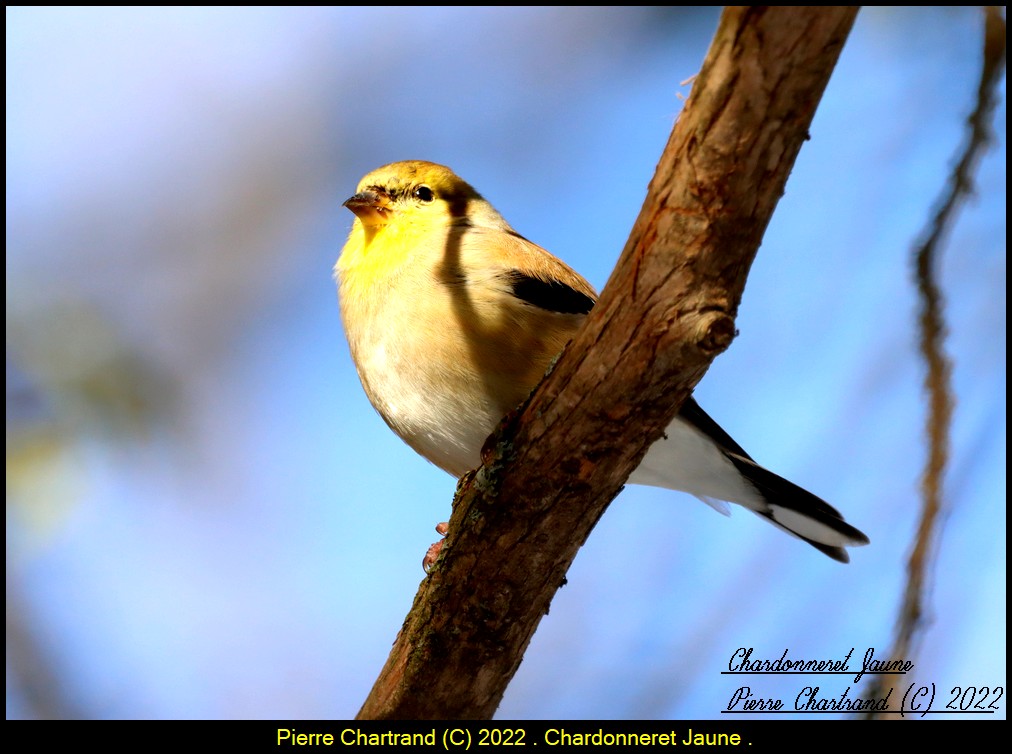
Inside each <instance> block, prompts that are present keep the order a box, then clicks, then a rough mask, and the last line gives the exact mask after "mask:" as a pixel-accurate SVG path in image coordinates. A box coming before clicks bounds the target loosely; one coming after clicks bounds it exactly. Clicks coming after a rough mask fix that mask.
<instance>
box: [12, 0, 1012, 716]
mask: <svg viewBox="0 0 1012 754" xmlns="http://www.w3.org/2000/svg"><path fill="white" fill-rule="evenodd" d="M6 22H7V32H6V39H7V228H6V230H7V267H6V274H7V288H6V294H7V367H6V376H7V519H6V523H7V549H6V556H7V716H8V718H36V717H86V718H180V717H181V718H191V717H196V718H344V717H350V716H353V715H354V714H355V712H356V711H357V710H358V708H359V706H360V704H361V702H362V701H363V700H364V698H365V696H366V694H367V692H368V690H369V689H370V687H371V685H372V683H373V681H374V680H375V678H376V675H377V674H378V672H379V670H380V668H381V666H382V664H383V662H384V660H385V658H386V656H387V653H388V651H389V649H390V645H391V643H392V641H393V639H394V636H395V634H396V632H397V630H398V628H399V627H400V625H401V622H402V620H403V617H404V615H405V614H406V613H407V611H408V608H409V607H410V604H411V600H412V598H413V596H414V593H415V591H416V589H417V586H418V583H419V581H420V580H421V579H422V577H423V574H422V571H421V559H422V556H423V554H424V552H425V549H426V547H427V546H428V545H429V544H430V543H431V542H433V541H435V539H436V535H435V532H434V531H433V527H434V525H435V524H436V523H437V522H439V521H444V520H446V519H447V518H448V515H449V507H450V501H451V498H452V494H453V489H454V481H455V480H453V479H451V478H450V477H448V476H447V475H445V474H444V473H443V472H441V471H439V470H438V469H436V468H435V467H433V466H431V465H429V464H428V463H427V462H426V461H424V460H422V459H421V458H420V457H417V456H415V455H414V454H413V453H412V451H410V450H409V449H408V448H407V446H405V445H403V444H402V443H401V442H400V440H398V439H397V438H396V437H395V436H394V435H393V434H392V433H391V432H390V431H389V430H388V429H387V427H386V426H385V425H384V424H383V422H382V421H381V420H380V419H379V417H378V416H377V415H376V414H375V413H374V411H373V410H372V408H371V407H370V405H369V403H368V401H367V400H366V397H365V395H364V393H363V391H362V389H361V387H360V385H359V383H358V379H357V376H356V374H355V370H354V368H353V365H352V363H351V359H350V356H349V354H348V349H347V344H346V342H345V339H344V335H343V332H342V329H341V322H340V317H339V313H338V304H337V299H336V294H335V290H334V285H333V282H332V279H331V267H332V265H333V264H334V261H335V259H336V257H337V254H338V252H339V250H340V248H341V246H342V244H343V242H344V239H345V236H346V234H347V232H348V229H349V228H350V226H351V220H352V215H351V213H350V212H348V211H347V210H345V209H344V208H343V207H341V202H342V201H343V200H344V199H346V198H347V197H349V196H350V195H351V194H352V193H354V189H355V186H356V184H357V182H358V180H359V178H360V177H361V176H362V175H363V174H364V173H366V172H367V171H369V170H371V169H372V168H374V167H377V166H379V165H381V164H384V163H387V162H391V161H394V160H403V159H427V160H433V161H436V162H442V163H445V164H448V165H450V166H451V167H453V168H454V169H455V170H456V171H457V172H458V173H459V174H460V175H462V176H463V177H464V178H465V179H466V180H468V181H469V182H471V183H472V184H473V185H474V186H476V187H477V188H478V190H479V191H481V192H482V193H483V194H484V195H485V196H486V197H487V198H488V199H489V200H490V201H491V202H492V203H493V204H495V206H496V207H497V208H498V209H499V210H500V211H501V212H502V213H503V215H504V216H505V217H506V218H507V219H508V220H509V221H510V222H511V223H512V225H513V226H514V227H515V228H516V229H517V230H518V231H519V232H521V233H523V234H524V235H525V236H527V237H529V238H530V239H532V240H533V241H535V242H537V243H539V244H541V245H543V246H545V247H546V248H548V249H550V250H552V251H553V252H554V253H555V254H557V255H559V256H560V257H562V258H563V259H565V260H566V261H567V262H568V263H569V264H571V265H572V266H573V267H575V268H577V269H578V270H580V271H581V272H583V273H584V274H585V275H586V276H587V278H588V279H589V280H590V281H591V282H592V283H593V284H594V285H595V286H597V287H598V288H601V287H602V286H603V285H604V283H605V281H606V280H607V277H608V274H609V271H610V270H611V268H612V266H613V264H614V262H615V260H616V258H617V257H618V254H619V252H620V250H621V248H622V245H623V243H624V241H625V238H626V236H627V234H628V232H629V229H630V228H631V226H632V223H633V220H634V218H635V217H636V214H637V212H638V210H639V207H640V204H641V203H642V200H643V197H644V195H645V190H646V185H647V183H648V181H649V180H650V178H651V176H652V174H653V170H654V167H655V165H656V162H657V160H658V158H659V156H660V154H661V151H662V149H663V147H664V144H665V142H666V140H667V137H668V134H669V132H670V130H671V127H672V124H673V122H674V120H675V118H676V117H677V115H678V112H679V109H680V107H681V103H682V98H683V97H686V96H688V94H689V91H690V85H686V84H683V83H682V82H684V81H685V80H686V79H688V78H690V77H691V76H692V75H693V74H695V73H696V72H697V71H698V69H699V66H700V64H701V61H702V59H703V56H704V54H705V52H706V49H707V47H708V45H709V42H710V40H711V38H712V35H713V32H714V30H715V28H716V23H717V11H716V10H714V9H697V10H693V9H683V8H666V9H657V8H652V9H646V8H644V9H636V8H628V9H627V8H622V9H608V8H600V9H573V8H567V9H552V8H537V9H516V10H506V9H471V10H466V9H438V8H430V9H412V10H408V9H393V8H389V9H378V10H367V9H352V8H330V9H254V10H239V9H176V10H146V9H132V10H131V9H122V8H115V9H48V10H47V9H40V8H8V9H7V11H6ZM981 37H982V18H981V15H980V12H979V10H977V9H974V8H949V9H942V8H934V9H910V10H899V9H892V10H889V9H876V8H869V9H866V10H863V11H862V12H861V14H860V15H859V17H858V20H857V24H856V26H855V28H854V31H853V33H852V35H851V37H850V39H849V41H848V42H847V45H846V47H845V49H844V51H843V55H842V58H841V60H840V63H839V65H838V67H837V69H836V71H835V73H834V75H833V78H832V80H831V82H830V84H829V88H828V90H827V92H826V95H825V98H824V100H823V102H822V104H821V106H820V108H819V110H818V113H817V115H816V118H815V122H814V125H813V127H812V129H811V137H812V138H811V140H810V141H809V142H808V143H807V144H806V145H805V146H804V148H803V149H802V152H801V155H800V158H799V160H798V163H797V166H796V168H795V171H794V173H793V175H792V177H791V179H790V181H789V183H788V185H787V193H786V195H785V196H784V197H783V199H782V201H781V202H780V205H779V208H778V210H777V213H776V215H775V217H774V219H773V222H772V224H771V226H770V228H769V231H768V232H767V234H766V238H765V241H764V243H763V246H762V248H761V249H760V252H759V255H758V257H757V260H756V263H755V266H754V267H753V269H752V273H751V276H750V278H749V282H748V286H747V288H746V291H745V298H744V302H743V305H742V308H741V312H740V317H739V320H738V327H739V329H740V331H741V334H740V336H739V337H738V339H737V340H736V341H735V343H734V344H733V346H732V347H731V349H730V350H729V351H728V352H727V353H726V354H724V355H722V356H721V357H720V358H719V359H717V361H716V362H715V363H714V365H713V368H712V369H711V370H710V372H709V373H708V375H707V376H706V378H705V379H704V380H703V382H702V383H701V384H700V386H699V388H698V389H697V391H696V397H697V398H698V400H699V402H700V403H701V404H702V405H703V407H704V408H705V409H706V410H707V411H708V412H709V413H710V414H711V415H712V416H713V417H714V418H715V419H716V420H717V421H718V422H719V423H720V424H721V425H723V427H724V428H725V429H726V430H727V431H728V432H729V433H730V434H731V435H732V436H733V437H734V438H735V439H736V440H738V442H739V443H741V444H742V445H743V446H744V447H745V448H746V449H747V450H748V451H749V452H750V453H751V454H752V455H753V456H754V457H755V458H756V459H757V460H759V461H760V462H761V463H763V464H764V465H767V466H768V467H770V468H771V469H774V470H776V471H777V472H779V473H780V474H782V475H784V476H786V477H788V478H790V479H792V480H794V481H795V482H797V483H799V484H801V485H803V486H805V487H807V488H808V489H810V490H812V491H813V492H815V493H817V494H819V495H820V496H822V497H824V498H826V499H827V500H828V501H830V502H831V503H832V504H833V505H835V506H836V507H838V508H839V509H841V510H842V511H843V512H844V513H845V515H846V517H847V519H848V520H849V521H851V522H853V523H854V524H855V525H857V526H858V527H859V528H861V529H863V530H864V531H865V532H867V533H868V534H869V536H870V537H871V541H872V544H871V546H869V547H866V548H863V549H860V550H855V551H852V559H853V562H852V563H851V564H850V565H849V566H842V565H840V564H838V563H835V562H833V561H831V560H829V559H828V558H826V557H824V556H822V555H820V554H819V553H817V552H816V551H815V550H813V549H812V548H810V547H807V546H805V545H804V544H803V543H800V542H797V541H795V540H792V539H790V538H788V537H786V536H785V535H783V534H782V533H781V532H779V531H777V530H775V529H774V528H773V527H770V526H768V525H766V524H764V523H761V522H759V521H758V520H756V518H755V517H753V516H750V515H748V514H747V513H745V512H744V511H743V510H741V509H738V510H736V511H735V512H734V515H733V517H732V518H730V519H725V518H722V517H721V516H719V515H716V514H715V513H714V512H713V511H712V510H710V509H709V508H707V507H706V506H705V505H702V504H700V503H699V502H698V501H696V500H695V499H693V498H692V497H690V496H687V495H682V494H679V493H671V492H665V491H662V490H653V489H646V488H633V487H630V488H627V490H626V491H625V492H624V493H623V494H622V495H621V496H620V497H619V498H618V500H617V501H616V502H615V503H614V504H613V505H612V506H611V508H610V509H609V510H608V512H607V513H606V514H605V516H604V518H603V520H602V521H601V522H600V524H599V525H598V526H597V528H596V529H595V531H594V534H593V536H592V537H591V538H590V540H589V542H588V543H587V545H586V546H585V547H584V548H583V550H582V551H581V553H580V555H579V556H578V558H577V561H576V563H575V565H574V567H573V569H572V570H571V572H570V574H569V583H568V585H567V586H566V587H565V588H564V589H562V590H561V591H560V592H559V594H558V595H557V597H556V598H555V601H554V603H553V604H552V610H551V614H550V615H548V616H547V617H546V618H545V619H544V620H543V621H542V623H541V626H540V628H539V630H538V632H537V634H536V636H535V637H534V640H533V642H532V644H531V646H530V649H529V651H528V653H527V656H526V659H525V662H524V663H523V665H522V666H521V668H520V671H519V673H518V674H517V676H516V678H515V679H514V681H513V683H512V685H511V686H510V688H509V690H508V691H507V694H506V697H505V699H504V700H503V703H502V706H501V707H500V710H499V713H498V716H499V717H500V718H513V717H516V718H525V717H530V718H679V717H681V718H717V717H721V715H720V710H721V709H725V708H726V706H727V704H728V702H729V700H730V698H731V695H732V693H733V692H734V691H735V689H736V688H737V687H738V686H741V685H750V686H751V687H752V689H753V693H755V694H756V695H759V696H766V697H770V696H780V697H782V698H784V699H785V701H786V702H787V703H788V706H791V705H793V700H794V697H795V695H796V694H797V693H798V691H800V689H801V688H802V687H803V686H804V685H806V684H807V683H810V682H811V681H810V680H809V679H805V680H804V681H802V680H799V677H797V676H787V677H786V678H775V677H771V676H756V677H751V678H749V679H746V680H745V681H744V682H742V681H741V680H740V678H735V677H729V676H721V675H720V672H721V671H722V670H727V665H728V661H729V659H730V657H731V655H732V654H733V653H734V651H735V650H736V649H738V648H739V647H753V648H754V650H755V652H754V656H755V657H761V658H769V659H776V658H778V657H780V656H781V654H782V653H783V651H784V649H789V651H790V656H791V657H795V658H803V659H822V658H839V657H842V656H843V655H845V654H846V653H847V651H848V650H850V649H851V648H854V649H855V653H854V656H855V658H857V657H860V656H862V655H863V653H864V652H865V650H866V649H867V648H868V647H874V648H875V653H876V656H879V657H888V653H889V649H890V645H891V643H892V629H893V621H894V616H895V613H896V606H897V603H898V600H899V596H900V594H901V590H902V585H903V581H904V565H905V560H906V556H907V553H908V550H909V547H910V543H911V539H912V535H913V532H914V528H915V526H916V521H917V515H918V506H919V502H918V483H919V477H920V473H921V468H922V464H923V460H924V457H925V453H926V450H925V441H924V439H923V438H924V432H923V429H922V428H923V425H924V421H925V418H924V417H925V400H924V396H923V390H922V387H921V384H922V379H923V372H924V367H923V366H922V363H921V361H920V359H919V358H918V355H917V349H916V342H917V333H916V331H915V310H916V301H915V294H914V287H913V285H912V274H911V263H910V248H911V245H912V242H913V240H914V239H915V238H916V237H917V236H918V235H919V233H920V230H921V228H922V227H923V226H924V224H925V222H926V220H927V218H928V217H929V214H930V210H931V208H932V206H933V204H934V202H935V200H936V197H938V196H939V194H940V192H941V189H942V186H943V184H944V182H945V180H946V177H947V174H948V170H949V168H950V165H951V163H952V160H953V157H954V155H955V154H956V153H957V150H958V148H959V146H960V144H961V142H962V137H963V130H962V124H963V121H964V119H965V118H966V117H967V116H968V115H969V113H970V112H971V110H972V107H973V103H974V96H975V92H976V87H977V83H978V78H979V71H980V65H981V52H980V51H981ZM1004 97H1005V85H1004V83H1003V84H1002V88H1001V100H1000V103H999V106H998V109H997V112H996V117H995V136H996V141H995V143H994V145H993V148H992V149H991V150H990V151H989V152H988V153H987V154H986V156H985V158H984V159H983V161H982V162H981V164H980V166H979V170H978V173H977V184H976V185H977V191H976V196H975V197H974V198H973V200H972V201H971V202H970V203H969V204H968V205H967V206H966V207H965V208H964V210H963V212H962V213H961V215H960V217H959V221H958V223H957V225H956V226H955V228H954V231H953V233H952V234H951V236H950V239H949V244H948V245H947V247H946V248H945V249H944V251H943V253H942V256H941V268H940V279H941V284H942V287H943V290H944V294H945V297H946V305H947V309H946V315H947V317H948V326H949V340H948V343H947V349H948V352H949V354H950V355H951V357H952V358H953V360H954V364H955V369H954V375H953V378H954V385H955V391H956V400H957V406H956V412H955V418H954V428H953V435H952V452H951V461H950V467H949V470H948V474H947V477H946V492H947V501H948V504H949V508H948V510H947V512H946V515H945V530H944V534H943V536H942V537H941V540H940V552H939V555H938V561H937V567H936V568H935V569H934V572H933V577H932V579H931V587H932V588H931V595H930V598H931V601H930V610H929V613H928V615H927V616H926V617H927V627H926V630H925V632H924V634H923V641H922V642H921V644H920V647H919V649H920V653H919V654H918V655H917V656H916V657H915V658H912V659H914V662H915V670H914V671H913V673H912V674H908V675H907V676H906V677H904V678H903V680H902V681H901V682H902V683H903V684H908V683H910V682H913V681H917V682H922V683H935V684H937V692H938V694H939V696H940V697H941V696H944V695H945V694H946V693H947V692H948V691H949V689H950V688H951V687H953V686H957V685H959V686H963V687H966V686H974V687H981V686H989V687H993V686H997V685H1001V686H1004V685H1005V682H1006V654H1005V647H1006V644H1005V636H1006V617H1005V615H1006V612H1005V610H1006V604H1005V602H1006V597H1005V595H1006V591H1005V587H1006V568H1005V565H1006V535H1005V523H1006V522H1005V515H1006V514H1005V495H1006V479H1005V453H1006V449H1005V445H1006V441H1005V433H1006V420H1005V409H1006V399H1005V381H1006V366H1005V365H1006V362H1005V352H1006V345H1005V344H1006V340H1005V337H1006V326H1005V308H1006V300H1005V299H1006V283H1005V272H1006V269H1005V268H1006V262H1005V259H1006V257H1005V231H1006V225H1005V206H1006V196H1005V194H1006V191H1005V160H1006V154H1005V148H1006V141H1005V118H1006V109H1005V99H1004ZM855 664H856V662H855ZM815 682H816V683H818V684H819V685H820V686H821V687H822V692H821V694H822V695H823V696H826V697H838V696H839V695H840V693H842V692H843V690H844V689H845V688H846V687H847V686H849V685H851V683H850V680H849V679H843V678H840V677H834V676H826V677H820V678H817V679H815ZM860 689H861V687H855V688H853V689H852V690H851V692H850V696H852V697H853V696H857V695H859V692H860ZM998 716H1000V717H1004V716H1005V713H1004V710H1002V712H1000V714H999V715H998ZM724 717H725V719H726V716H724ZM808 719H812V718H811V717H810V716H809V717H808Z"/></svg>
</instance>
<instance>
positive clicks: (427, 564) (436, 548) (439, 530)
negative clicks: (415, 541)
mask: <svg viewBox="0 0 1012 754" xmlns="http://www.w3.org/2000/svg"><path fill="white" fill-rule="evenodd" d="M449 530H450V524H449V523H448V522H446V521H443V523H441V524H436V534H439V535H441V536H444V537H445V536H446V532H448V531H449ZM445 541H446V540H444V539H441V540H439V541H438V542H434V543H433V544H431V545H429V549H428V550H427V551H426V553H425V557H424V558H422V569H423V570H424V571H425V572H426V573H428V572H429V569H430V568H432V566H434V565H435V564H436V558H438V557H439V553H440V552H441V551H442V549H443V542H445Z"/></svg>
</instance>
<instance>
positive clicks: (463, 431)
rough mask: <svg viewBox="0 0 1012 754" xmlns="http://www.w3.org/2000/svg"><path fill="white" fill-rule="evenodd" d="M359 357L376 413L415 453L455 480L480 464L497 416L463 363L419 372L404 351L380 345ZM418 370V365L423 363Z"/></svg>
mask: <svg viewBox="0 0 1012 754" xmlns="http://www.w3.org/2000/svg"><path fill="white" fill-rule="evenodd" d="M367 351H368V352H367V353H363V354H362V355H361V356H362V358H361V360H360V371H361V375H362V381H363V384H364V385H365V386H366V391H367V392H368V394H369V397H370V399H371V400H372V403H373V405H374V406H375V407H376V410H377V411H379V412H380V414H381V415H382V416H383V418H384V419H385V420H386V422H387V424H389V425H390V427H391V428H392V429H393V430H394V431H395V432H396V433H397V434H398V435H399V436H400V437H401V439H403V440H404V441H405V442H406V443H407V444H408V445H410V446H411V447H412V448H413V449H414V450H415V451H416V452H418V453H419V454H421V455H422V456H424V457H425V458H427V459H428V460H429V461H431V462H432V463H434V464H435V465H436V466H439V467H440V468H441V469H444V470H445V471H447V472H449V473H450V474H453V475H454V476H458V477H459V476H461V475H462V474H464V473H465V472H466V471H468V470H470V469H473V468H476V467H477V466H478V465H479V464H480V463H481V447H482V445H483V444H484V442H485V440H486V439H487V437H488V436H489V434H491V432H492V430H493V429H495V427H496V424H498V422H499V420H500V419H502V417H503V411H502V410H501V409H499V408H498V407H496V406H494V405H493V402H492V401H491V400H489V399H487V398H486V397H485V393H484V391H483V390H482V389H481V384H480V383H479V382H478V379H477V375H476V374H474V373H473V371H472V370H470V369H469V368H468V365H467V363H466V362H457V363H456V364H454V368H452V369H445V368H441V366H440V365H441V364H443V363H445V362H441V361H440V360H438V359H430V360H428V362H427V366H425V368H419V366H420V363H419V362H418V361H417V360H416V359H413V358H412V355H411V352H410V351H405V350H404V349H403V348H395V347H392V346H391V344H389V343H387V342H386V341H384V340H381V341H379V342H377V343H375V344H374V345H373V346H372V347H371V348H369V349H367ZM423 365H424V362H423Z"/></svg>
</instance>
